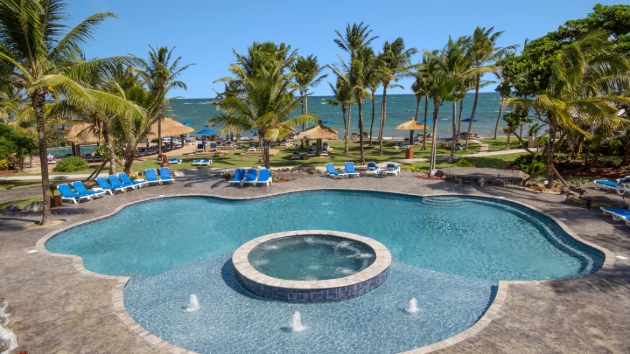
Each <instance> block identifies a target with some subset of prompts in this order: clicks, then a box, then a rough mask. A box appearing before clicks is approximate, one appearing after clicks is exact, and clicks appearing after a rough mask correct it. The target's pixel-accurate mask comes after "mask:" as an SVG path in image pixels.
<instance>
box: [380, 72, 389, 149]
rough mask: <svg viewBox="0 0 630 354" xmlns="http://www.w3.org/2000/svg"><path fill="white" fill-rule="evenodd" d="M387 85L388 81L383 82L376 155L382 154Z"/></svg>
mask: <svg viewBox="0 0 630 354" xmlns="http://www.w3.org/2000/svg"><path fill="white" fill-rule="evenodd" d="M387 85H389V82H383V102H382V103H381V112H382V114H381V131H380V133H379V137H378V141H379V151H378V156H383V129H385V120H386V119H387Z"/></svg>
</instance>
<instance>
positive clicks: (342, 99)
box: [325, 79, 354, 153]
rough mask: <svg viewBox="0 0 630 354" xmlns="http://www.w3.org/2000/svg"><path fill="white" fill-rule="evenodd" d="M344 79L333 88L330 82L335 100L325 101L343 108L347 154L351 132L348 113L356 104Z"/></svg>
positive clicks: (338, 81) (344, 138) (338, 80)
mask: <svg viewBox="0 0 630 354" xmlns="http://www.w3.org/2000/svg"><path fill="white" fill-rule="evenodd" d="M344 82H345V81H344V80H343V79H337V82H336V84H335V86H333V85H332V84H331V83H330V82H329V83H328V85H329V86H330V89H331V90H332V92H333V96H334V97H335V98H334V99H329V98H327V99H325V102H326V103H328V104H331V105H333V106H341V114H342V117H343V127H344V133H343V140H344V145H345V152H346V153H347V152H348V137H349V130H350V123H349V122H350V121H349V117H348V119H346V111H347V110H348V109H349V108H350V106H351V105H352V104H353V103H354V97H353V95H352V91H351V90H350V88H349V87H348V86H346V85H345V84H344Z"/></svg>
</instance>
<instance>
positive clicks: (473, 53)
mask: <svg viewBox="0 0 630 354" xmlns="http://www.w3.org/2000/svg"><path fill="white" fill-rule="evenodd" d="M492 31H494V27H490V28H488V29H486V28H485V27H477V28H476V29H475V32H474V33H473V35H472V38H471V40H470V43H469V44H468V48H467V56H468V58H469V60H470V62H471V65H472V67H473V68H475V69H477V73H476V75H475V77H474V84H475V100H474V101H473V107H472V111H471V113H470V122H469V123H468V134H467V135H466V147H465V148H466V150H468V141H469V140H470V133H471V131H472V124H473V120H474V119H475V112H476V111H477V102H478V101H479V89H480V87H481V77H482V76H483V75H484V74H485V73H489V72H497V71H498V70H499V69H498V68H497V67H496V66H494V65H492V64H494V63H495V62H496V61H497V60H499V59H500V58H502V57H503V56H504V55H505V54H507V53H510V52H512V51H514V49H516V48H517V47H518V45H511V46H507V47H497V46H496V42H497V39H499V37H500V36H501V35H502V34H503V31H500V32H495V33H492Z"/></svg>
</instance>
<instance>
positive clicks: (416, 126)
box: [394, 117, 427, 145]
mask: <svg viewBox="0 0 630 354" xmlns="http://www.w3.org/2000/svg"><path fill="white" fill-rule="evenodd" d="M394 129H396V130H409V144H411V145H413V131H414V130H425V129H427V126H426V125H424V124H422V123H419V122H416V120H415V119H414V118H413V117H410V118H409V121H407V122H404V123H403V124H399V125H397V126H396V128H394Z"/></svg>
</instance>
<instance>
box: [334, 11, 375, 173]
mask: <svg viewBox="0 0 630 354" xmlns="http://www.w3.org/2000/svg"><path fill="white" fill-rule="evenodd" d="M335 32H336V33H337V36H338V37H339V38H336V39H335V40H334V42H335V43H336V44H337V45H338V46H339V47H340V48H341V49H343V50H344V51H346V52H348V53H349V54H350V60H349V63H348V64H346V62H344V60H343V59H341V57H339V59H340V60H341V64H340V67H339V66H337V65H333V66H331V69H332V70H333V72H334V73H335V75H337V78H339V79H342V80H343V84H344V85H346V86H347V87H349V88H350V90H351V91H352V93H353V95H354V97H355V100H356V103H357V106H358V108H359V150H360V153H361V163H362V164H364V163H365V154H364V149H363V127H364V125H363V102H364V100H365V98H366V97H368V98H369V97H370V94H369V93H368V92H367V91H366V90H365V88H366V87H367V84H368V82H367V78H366V67H367V66H368V65H369V64H370V60H371V57H373V54H374V52H373V51H372V50H371V49H370V48H369V44H370V43H371V42H372V41H373V40H374V39H376V38H378V37H372V38H368V37H369V36H370V33H372V30H370V29H369V26H367V25H366V26H363V22H361V23H360V24H358V25H357V24H356V23H355V24H353V25H352V26H350V24H348V25H347V26H346V33H345V35H342V34H341V33H339V31H335ZM348 129H349V127H348Z"/></svg>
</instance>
